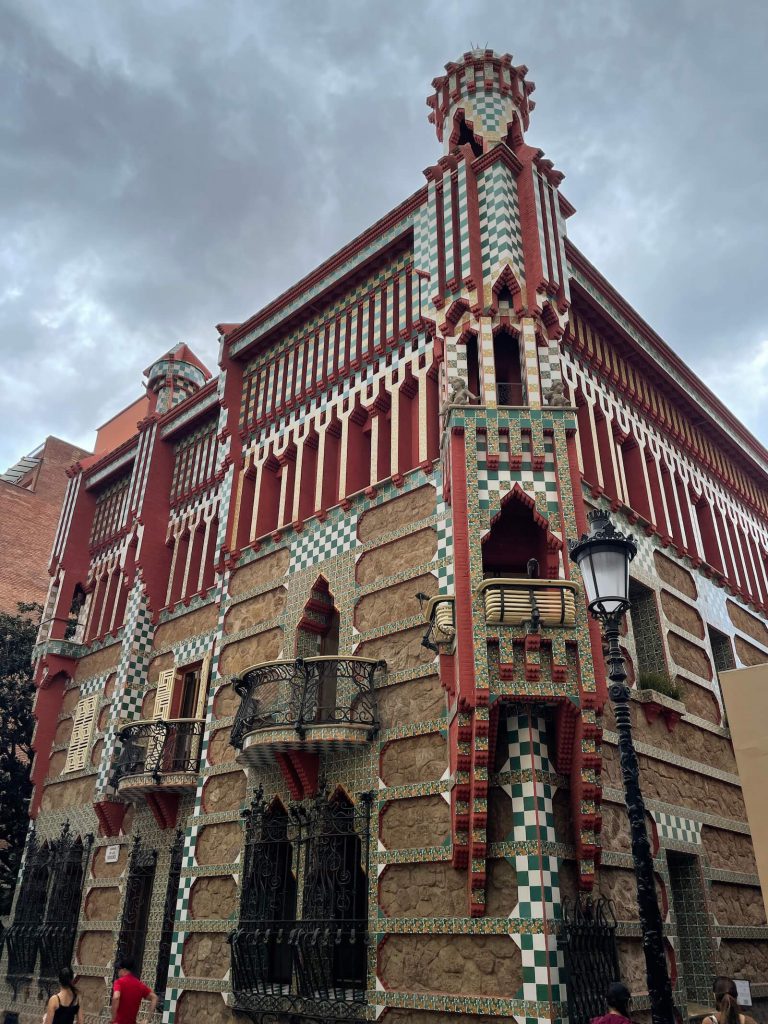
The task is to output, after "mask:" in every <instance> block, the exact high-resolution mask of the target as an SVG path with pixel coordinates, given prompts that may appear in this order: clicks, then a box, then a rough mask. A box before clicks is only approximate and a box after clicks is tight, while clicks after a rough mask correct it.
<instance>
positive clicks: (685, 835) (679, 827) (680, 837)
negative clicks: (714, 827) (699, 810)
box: [651, 811, 701, 846]
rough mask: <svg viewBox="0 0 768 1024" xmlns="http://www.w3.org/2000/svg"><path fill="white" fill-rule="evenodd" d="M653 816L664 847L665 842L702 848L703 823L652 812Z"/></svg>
mask: <svg viewBox="0 0 768 1024" xmlns="http://www.w3.org/2000/svg"><path fill="white" fill-rule="evenodd" d="M651 814H652V816H653V820H654V821H655V822H656V828H657V829H658V832H659V842H660V843H661V845H662V846H663V845H664V843H665V841H666V842H674V843H689V844H690V845H691V846H701V822H699V821H693V820H692V819H691V818H679V817H677V815H674V814H662V813H661V812H660V811H652V812H651Z"/></svg>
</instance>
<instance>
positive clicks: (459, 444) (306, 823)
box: [0, 51, 768, 1024]
mask: <svg viewBox="0 0 768 1024" xmlns="http://www.w3.org/2000/svg"><path fill="white" fill-rule="evenodd" d="M433 86H434V92H433V94H432V95H431V96H430V98H429V100H428V104H429V108H430V115H429V118H430V121H431V122H433V123H434V126H435V128H436V130H437V135H438V138H439V139H440V140H441V142H442V144H443V149H444V153H443V155H442V156H441V157H440V159H439V160H438V161H437V162H436V163H435V165H434V166H433V167H430V168H428V169H427V171H426V172H425V173H426V179H427V180H426V185H425V186H423V187H422V188H421V189H420V190H419V191H417V192H416V193H415V194H414V195H412V196H411V197H410V198H409V199H407V200H405V202H403V203H402V204H401V205H400V206H399V207H397V208H396V209H394V210H393V211H392V212H391V213H389V214H388V215H387V216H386V217H384V218H383V219H382V220H381V221H379V222H378V223H376V224H374V225H373V227H371V228H370V229H369V230H368V231H366V232H365V233H364V234H362V235H361V236H359V237H358V238H356V239H354V240H353V241H352V242H350V243H349V244H348V245H347V246H346V247H345V248H344V249H342V250H341V251H340V252H338V253H337V254H336V255H335V256H333V257H332V258H331V259H329V260H327V261H326V262H325V263H323V264H322V265H320V266H319V267H317V269H316V270H314V271H313V272H312V273H311V274H309V275H308V276H307V277H306V278H304V279H303V280H301V281H299V282H298V284H297V285H296V286H295V287H294V288H292V289H290V290H289V291H288V292H286V293H285V294H283V295H281V296H280V297H279V298H278V299H276V300H275V301H274V302H273V303H271V304H270V305H269V306H267V307H266V308H264V309H263V310H261V311H260V312H259V313H257V314H256V315H255V316H254V317H252V318H251V319H250V320H248V321H247V322H245V323H242V324H222V325H220V326H219V328H218V330H219V333H220V337H221V346H220V358H219V373H218V376H217V377H216V378H215V379H213V378H211V377H210V375H209V374H208V372H207V371H206V369H205V368H204V367H203V366H202V365H201V364H200V363H199V362H198V360H196V359H195V357H194V355H193V354H192V353H191V352H190V351H189V350H188V349H186V348H185V347H184V346H179V347H177V348H176V349H174V350H173V351H172V352H169V353H168V354H167V355H166V356H164V357H163V358H162V359H161V360H159V361H158V362H157V363H156V364H154V365H153V366H152V367H151V368H150V369H149V370H148V371H147V389H148V394H149V407H148V413H147V415H146V416H145V417H144V418H143V419H142V420H141V422H140V423H139V424H138V430H137V432H136V433H135V434H134V435H133V436H132V437H131V438H130V439H129V440H127V441H125V442H124V443H122V444H121V445H120V446H118V447H117V448H115V449H114V450H112V451H110V452H109V453H108V454H105V455H103V456H100V457H98V458H95V459H93V460H90V461H89V462H87V463H86V464H81V465H77V466H75V467H74V469H73V470H72V472H71V479H70V484H69V491H68V495H67V499H66V502H65V506H64V510H63V514H62V519H61V523H60V527H59V531H58V534H57V537H56V542H55V545H54V551H53V559H52V565H51V571H52V581H51V589H50V594H49V600H48V607H47V612H46V621H45V622H44V624H43V629H42V631H41V636H40V642H39V647H38V655H39V661H38V666H37V683H38V687H39V694H38V701H37V716H38V725H37V732H36V751H37V753H36V758H35V766H34V777H35V783H36V789H35V797H34V802H33V814H34V816H35V823H34V839H31V840H30V845H29V849H28V851H27V859H26V863H25V868H24V871H23V874H22V878H21V882H20V886H19V895H18V897H17V900H16V904H15V907H14V911H13V914H12V915H11V916H10V917H9V918H8V919H7V920H6V922H5V925H6V933H5V934H6V938H7V941H6V944H5V952H4V954H3V960H2V964H0V971H1V973H2V978H3V982H2V985H4V986H5V987H4V988H2V989H0V991H2V992H3V996H2V1002H3V1005H5V1007H6V1008H7V1009H8V1010H10V1011H14V1012H18V1013H20V1015H21V1019H22V1021H23V1024H27V1021H29V1022H32V1020H33V1018H39V1013H40V1003H39V1002H38V1001H37V996H38V983H37V982H38V979H40V978H42V980H43V983H44V982H45V976H46V972H47V971H48V967H47V966H46V965H47V964H48V961H50V960H51V954H50V953H47V954H46V956H47V960H46V961H45V963H43V960H44V959H45V958H44V957H43V952H44V948H43V947H44V946H45V943H44V942H43V932H44V928H43V929H41V926H40V925H41V922H45V921H48V920H50V921H51V922H53V921H54V920H60V918H61V913H60V911H59V910H58V909H56V908H57V906H58V905H57V904H56V903H55V894H56V893H57V891H58V887H59V886H60V884H61V882H62V877H63V876H62V875H61V872H62V871H63V870H64V869H65V868H64V866H62V865H66V864H69V863H70V860H71V859H72V858H71V857H70V858H69V860H67V858H62V857H61V856H57V850H58V849H59V848H60V846H61V844H62V843H64V844H66V848H67V850H69V849H71V848H73V843H76V842H77V843H79V844H80V845H79V846H77V847H76V849H77V851H78V857H79V858H80V859H77V862H76V865H75V866H74V867H71V868H70V870H71V872H73V874H72V877H74V874H76V873H77V871H78V870H79V871H80V872H81V877H80V876H78V877H79V878H80V881H79V887H78V888H77V892H78V893H79V894H80V896H79V903H77V906H76V907H75V908H74V910H70V912H69V916H68V917H66V920H65V921H64V924H65V925H66V927H59V931H58V932H57V940H56V941H57V943H58V945H57V946H56V952H57V955H58V956H59V957H60V958H64V959H66V958H67V957H68V955H69V950H71V955H72V959H73V962H74V964H75V967H76V971H77V973H78V975H79V977H80V986H81V990H82V993H83V998H84V1000H85V1002H86V1007H87V1010H88V1014H89V1015H90V1019H91V1020H93V1021H95V1020H96V1019H102V1020H107V1019H108V1017H107V1016H106V1014H107V1010H106V1003H107V999H108V993H109V983H110V981H111V979H112V976H113V970H114V967H113V965H114V959H115V956H116V954H117V952H118V951H119V950H123V951H132V952H133V953H134V954H136V955H137V956H139V958H140V959H142V961H143V964H142V971H143V976H144V978H145V980H147V981H148V983H149V984H155V985H156V987H157V988H158V990H159V991H161V992H162V993H163V995H164V1009H163V1021H164V1024H171V1022H172V1021H177V1022H178V1024H187V1022H192V1021H193V1020H194V1021H198V1020H200V1019H203V1020H207V1021H210V1022H212V1024H214V1022H215V1024H225V1022H227V1021H229V1020H230V1019H231V1018H232V1017H233V1015H234V1014H235V1013H238V1012H239V1013H245V1014H246V1015H248V1016H250V1017H251V1019H253V1020H254V1021H257V1022H272V1021H275V1022H278V1021H298V1020H301V1021H317V1020H324V1021H325V1020H328V1021H332V1020H348V1021H349V1020H352V1021H361V1020H386V1021H387V1022H388V1024H395V1022H405V1021H412V1022H414V1024H416V1022H418V1024H433V1022H434V1024H438V1022H442V1021H447V1020H452V1019H454V1018H455V1019H457V1020H458V1019H463V1020H464V1021H468V1022H472V1024H477V1022H479V1021H481V1020H487V1019H494V1018H495V1019H503V1020H510V1019H512V1018H515V1019H516V1020H518V1021H520V1022H521V1024H534V1022H536V1021H540V1020H551V1021H556V1020H557V1021H559V1020H562V1019H564V1018H565V1017H566V1016H567V1006H566V1004H567V1003H568V1002H570V1005H571V1018H572V1020H573V1021H576V1020H579V1019H580V1017H579V1013H580V1012H581V1011H580V1009H579V1008H580V1006H581V1003H580V1001H579V1000H581V999H582V998H583V997H584V978H587V980H588V982H589V984H591V985H592V988H593V991H592V995H593V996H594V995H595V993H597V995H598V996H599V993H600V991H601V986H602V985H603V984H604V982H605V981H606V979H610V978H611V977H612V975H613V974H615V973H616V970H617V969H618V970H619V971H620V973H621V974H622V976H623V977H624V979H625V980H626V981H627V983H628V984H629V985H630V987H631V988H632V990H633V992H634V993H635V994H636V1003H635V1007H636V1010H637V1015H638V1016H640V1017H642V1016H643V1010H644V1007H647V999H646V998H645V997H644V989H645V979H644V967H643V955H642V946H641V941H640V930H639V925H638V923H637V909H636V905H635V902H634V891H635V890H634V878H633V873H632V858H631V855H630V852H629V833H628V826H627V821H626V816H625V811H624V806H623V794H622V789H621V776H620V772H619V769H618V759H617V753H616V733H615V730H614V724H613V721H612V714H611V710H610V707H609V706H608V705H607V691H606V678H605V667H604V662H603V655H602V642H601V636H600V632H599V629H598V627H597V625H596V623H595V622H594V621H591V620H590V619H589V617H588V614H587V610H586V607H585V602H584V598H583V592H582V588H581V585H580V580H579V576H578V572H577V570H576V569H575V568H574V566H573V565H572V564H570V563H569V559H568V556H567V541H568V540H569V539H571V538H576V537H577V536H578V535H579V534H581V533H582V532H583V531H584V530H585V528H586V515H587V512H588V510H589V509H590V508H602V509H604V508H610V510H611V511H612V513H613V515H614V518H615V520H616V522H617V523H618V524H619V525H620V526H621V527H622V528H624V529H629V530H631V531H632V532H634V535H635V537H636V539H637V543H638V546H639V553H638V557H637V558H636V560H635V561H634V563H633V564H632V581H633V582H632V596H633V605H632V611H631V614H630V616H628V619H627V631H626V636H625V638H624V643H625V648H626V652H627V655H628V657H629V661H630V663H631V666H632V678H633V682H634V685H635V689H634V692H633V698H634V699H633V719H634V725H635V730H636V741H637V747H638V751H639V754H640V761H641V770H642V784H643V787H644V792H645V796H646V799H647V806H648V814H649V819H650V820H649V827H650V829H651V832H652V836H653V845H654V854H655V866H656V871H657V879H658V890H659V896H660V901H661V905H662V912H663V914H664V916H665V929H666V935H667V942H668V961H669V965H670V970H671V973H672V977H673V980H674V986H675V998H676V1002H677V1004H678V1005H679V1006H680V1007H681V1008H682V1007H684V1005H685V1004H686V1003H694V1002H706V1001H707V998H708V992H709V987H710V983H711V978H712V975H713V974H715V973H717V972H723V973H729V974H732V975H737V976H741V977H745V978H748V979H749V980H750V981H751V982H752V992H753V995H754V996H755V997H756V999H757V1000H758V1001H759V1000H760V999H762V998H765V997H768V927H766V916H765V909H764V907H763V903H762V899H761V896H760V890H759V887H758V879H757V875H756V868H755V863H754V856H753V852H752V846H751V841H750V834H749V826H748V824H747V820H746V812H745V809H744V804H743V801H742V797H741V792H740V787H739V780H738V776H737V772H736V764H735V760H734V756H733V751H732V747H731V744H730V742H729V734H728V729H727V726H726V723H725V720H724V715H723V705H722V700H721V696H720V691H719V686H718V676H717V673H718V671H722V670H723V669H725V668H729V667H734V666H738V665H743V664H754V663H757V662H761V661H765V660H766V659H768V625H766V611H767V610H768V569H767V568H766V566H767V559H768V453H766V451H765V450H764V449H763V448H762V446H761V445H759V444H758V443H757V442H756V441H755V440H754V438H752V437H751V436H750V435H749V434H748V433H747V432H746V431H745V430H744V428H743V427H742V426H741V425H740V424H739V423H738V422H737V421H736V420H735V419H734V418H733V416H732V415H731V414H730V413H729V412H728V411H727V410H726V409H725V408H723V406H722V405H721V404H720V403H719V402H718V401H717V400H716V399H715V398H714V396H713V395H711V394H710V393H709V392H708V391H707V389H706V388H705V387H704V386H703V385H702V384H701V383H700V382H699V381H698V380H697V379H696V378H695V377H694V376H693V374H692V373H691V372H690V370H689V369H688V368H687V367H686V366H685V364H684V363H683V362H682V361H681V360H680V359H679V358H678V357H677V356H675V354H674V353H673V352H672V351H671V350H670V349H669V348H668V347H667V346H666V345H665V344H664V342H663V341H662V340H661V339H660V338H658V336H657V335H655V334H654V332H653V331H652V330H651V329H650V328H649V327H648V325H647V324H645V323H644V322H643V321H642V320H641V319H640V317H639V316H638V315H637V314H636V313H635V312H634V311H633V310H632V309H630V308H629V306H628V305H627V304H626V302H625V301H624V300H623V299H622V298H621V297H620V296H619V295H618V294H617V293H616V292H615V291H614V290H613V289H612V288H611V287H610V285H609V284H608V283H607V282H606V281H605V280H604V279H603V278H602V277H601V276H600V275H599V273H598V272H597V271H596V270H595V268H594V267H593V266H592V265H591V264H590V263H589V262H588V260H587V259H586V258H585V257H584V256H583V255H582V254H581V253H580V252H579V251H578V250H577V249H576V248H575V247H574V246H573V245H572V243H570V242H569V241H568V239H567V237H566V229H565V225H566V221H567V219H568V218H569V217H570V216H571V215H572V214H573V212H574V211H573V208H572V207H571V206H570V204H569V203H568V201H567V199H566V198H565V196H564V195H563V194H562V192H561V191H560V185H561V182H562V178H563V176H562V174H561V173H560V172H558V171H557V170H556V169H555V168H554V166H553V164H552V163H551V161H549V160H548V159H546V158H545V156H544V155H543V154H542V152H541V151H540V150H538V149H536V148H535V147H534V146H532V145H530V144H529V143H528V142H527V141H526V140H527V135H528V132H529V117H530V114H531V111H532V109H533V106H534V104H533V102H532V100H531V93H532V92H533V84H532V83H531V82H530V81H529V80H528V79H527V69H526V68H525V67H523V66H515V65H514V64H513V62H512V59H511V57H509V56H508V55H505V56H501V57H500V56H498V55H496V54H494V53H492V52H491V51H472V52H469V53H466V54H465V55H464V56H463V57H462V59H461V60H459V61H458V62H456V63H451V64H448V65H447V66H446V72H445V74H444V75H442V76H441V77H439V78H437V79H435V81H434V83H433ZM81 593H82V594H84V595H85V601H84V602H82V601H81V602H80V603H75V599H76V597H77V600H78V601H80V599H79V597H78V595H79V594H81ZM73 607H74V608H75V609H76V611H77V618H76V621H74V622H73V615H72V609H73ZM83 864H84V865H85V866H84V867H83V866H82V865H83ZM580 894H581V895H580ZM585 894H592V896H593V897H594V898H595V900H596V903H597V907H598V909H597V911H596V912H595V913H594V914H593V915H592V917H590V916H589V910H588V906H589V905H588V904H587V903H586V902H585ZM602 897H608V898H609V899H610V903H603V902H600V899H601V898H602ZM52 900H53V901H54V903H53V904H52V902H51V901H52ZM76 902H77V901H76ZM30 907H33V908H35V911H36V912H35V916H34V917H32V916H31V915H30V910H29V908H30ZM52 907H53V910H52V909H51V908H52ZM614 917H615V920H614ZM579 929H582V931H581V934H582V936H586V941H587V952H588V955H587V957H586V958H584V957H583V956H582V958H581V959H580V958H579V957H580V954H579V943H578V941H577V940H578V934H579ZM574 936H576V938H574ZM46 948H47V947H46ZM48 973H50V972H49V971H48ZM43 987H44V985H43ZM587 995H588V993H587ZM587 1003H588V999H587ZM588 1009H589V1007H588V1006H587V1004H585V1009H584V1011H583V1012H584V1013H587V1012H588ZM758 1012H759V1007H758Z"/></svg>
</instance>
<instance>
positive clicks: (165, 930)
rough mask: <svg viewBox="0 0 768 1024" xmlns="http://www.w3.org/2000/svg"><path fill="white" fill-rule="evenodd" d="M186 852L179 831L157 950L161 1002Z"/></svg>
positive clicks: (157, 990)
mask: <svg viewBox="0 0 768 1024" xmlns="http://www.w3.org/2000/svg"><path fill="white" fill-rule="evenodd" d="M183 853H184V833H183V832H182V831H180V830H179V831H178V832H177V833H176V838H175V840H174V843H173V846H172V848H171V866H170V869H169V871H168V882H167V884H166V887H165V903H164V905H163V927H162V930H161V932H160V945H159V946H158V950H157V974H156V975H155V992H156V994H157V997H158V999H159V1000H160V1002H162V1001H163V999H164V997H165V988H166V985H167V984H168V971H169V968H170V964H171V944H172V942H173V924H174V921H175V918H176V900H177V898H178V895H179V882H180V881H181V861H182V855H183Z"/></svg>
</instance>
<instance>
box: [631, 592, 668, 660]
mask: <svg viewBox="0 0 768 1024" xmlns="http://www.w3.org/2000/svg"><path fill="white" fill-rule="evenodd" d="M629 601H630V612H629V614H630V618H631V620H632V633H633V635H634V638H635V650H636V652H637V669H638V675H639V677H641V678H642V676H644V675H657V674H659V673H663V674H666V672H667V661H666V658H665V657H664V641H663V639H662V635H661V627H660V626H659V610H658V607H657V605H656V595H655V594H654V592H653V591H652V590H651V589H650V588H649V587H644V586H643V584H642V583H638V582H637V580H633V579H630V581H629Z"/></svg>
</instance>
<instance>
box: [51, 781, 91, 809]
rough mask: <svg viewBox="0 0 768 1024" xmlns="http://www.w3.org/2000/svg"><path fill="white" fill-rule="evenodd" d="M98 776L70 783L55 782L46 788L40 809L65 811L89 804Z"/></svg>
mask: <svg viewBox="0 0 768 1024" xmlns="http://www.w3.org/2000/svg"><path fill="white" fill-rule="evenodd" d="M95 786H96V776H95V775H88V776H86V777H85V778H81V779H73V780H71V781H70V782H55V783H53V784H51V785H50V786H46V787H45V791H44V792H43V799H42V801H41V803H40V808H41V810H43V811H63V810H67V809H68V808H70V807H78V806H80V805H82V804H89V803H91V801H92V799H93V791H94V788H95Z"/></svg>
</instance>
